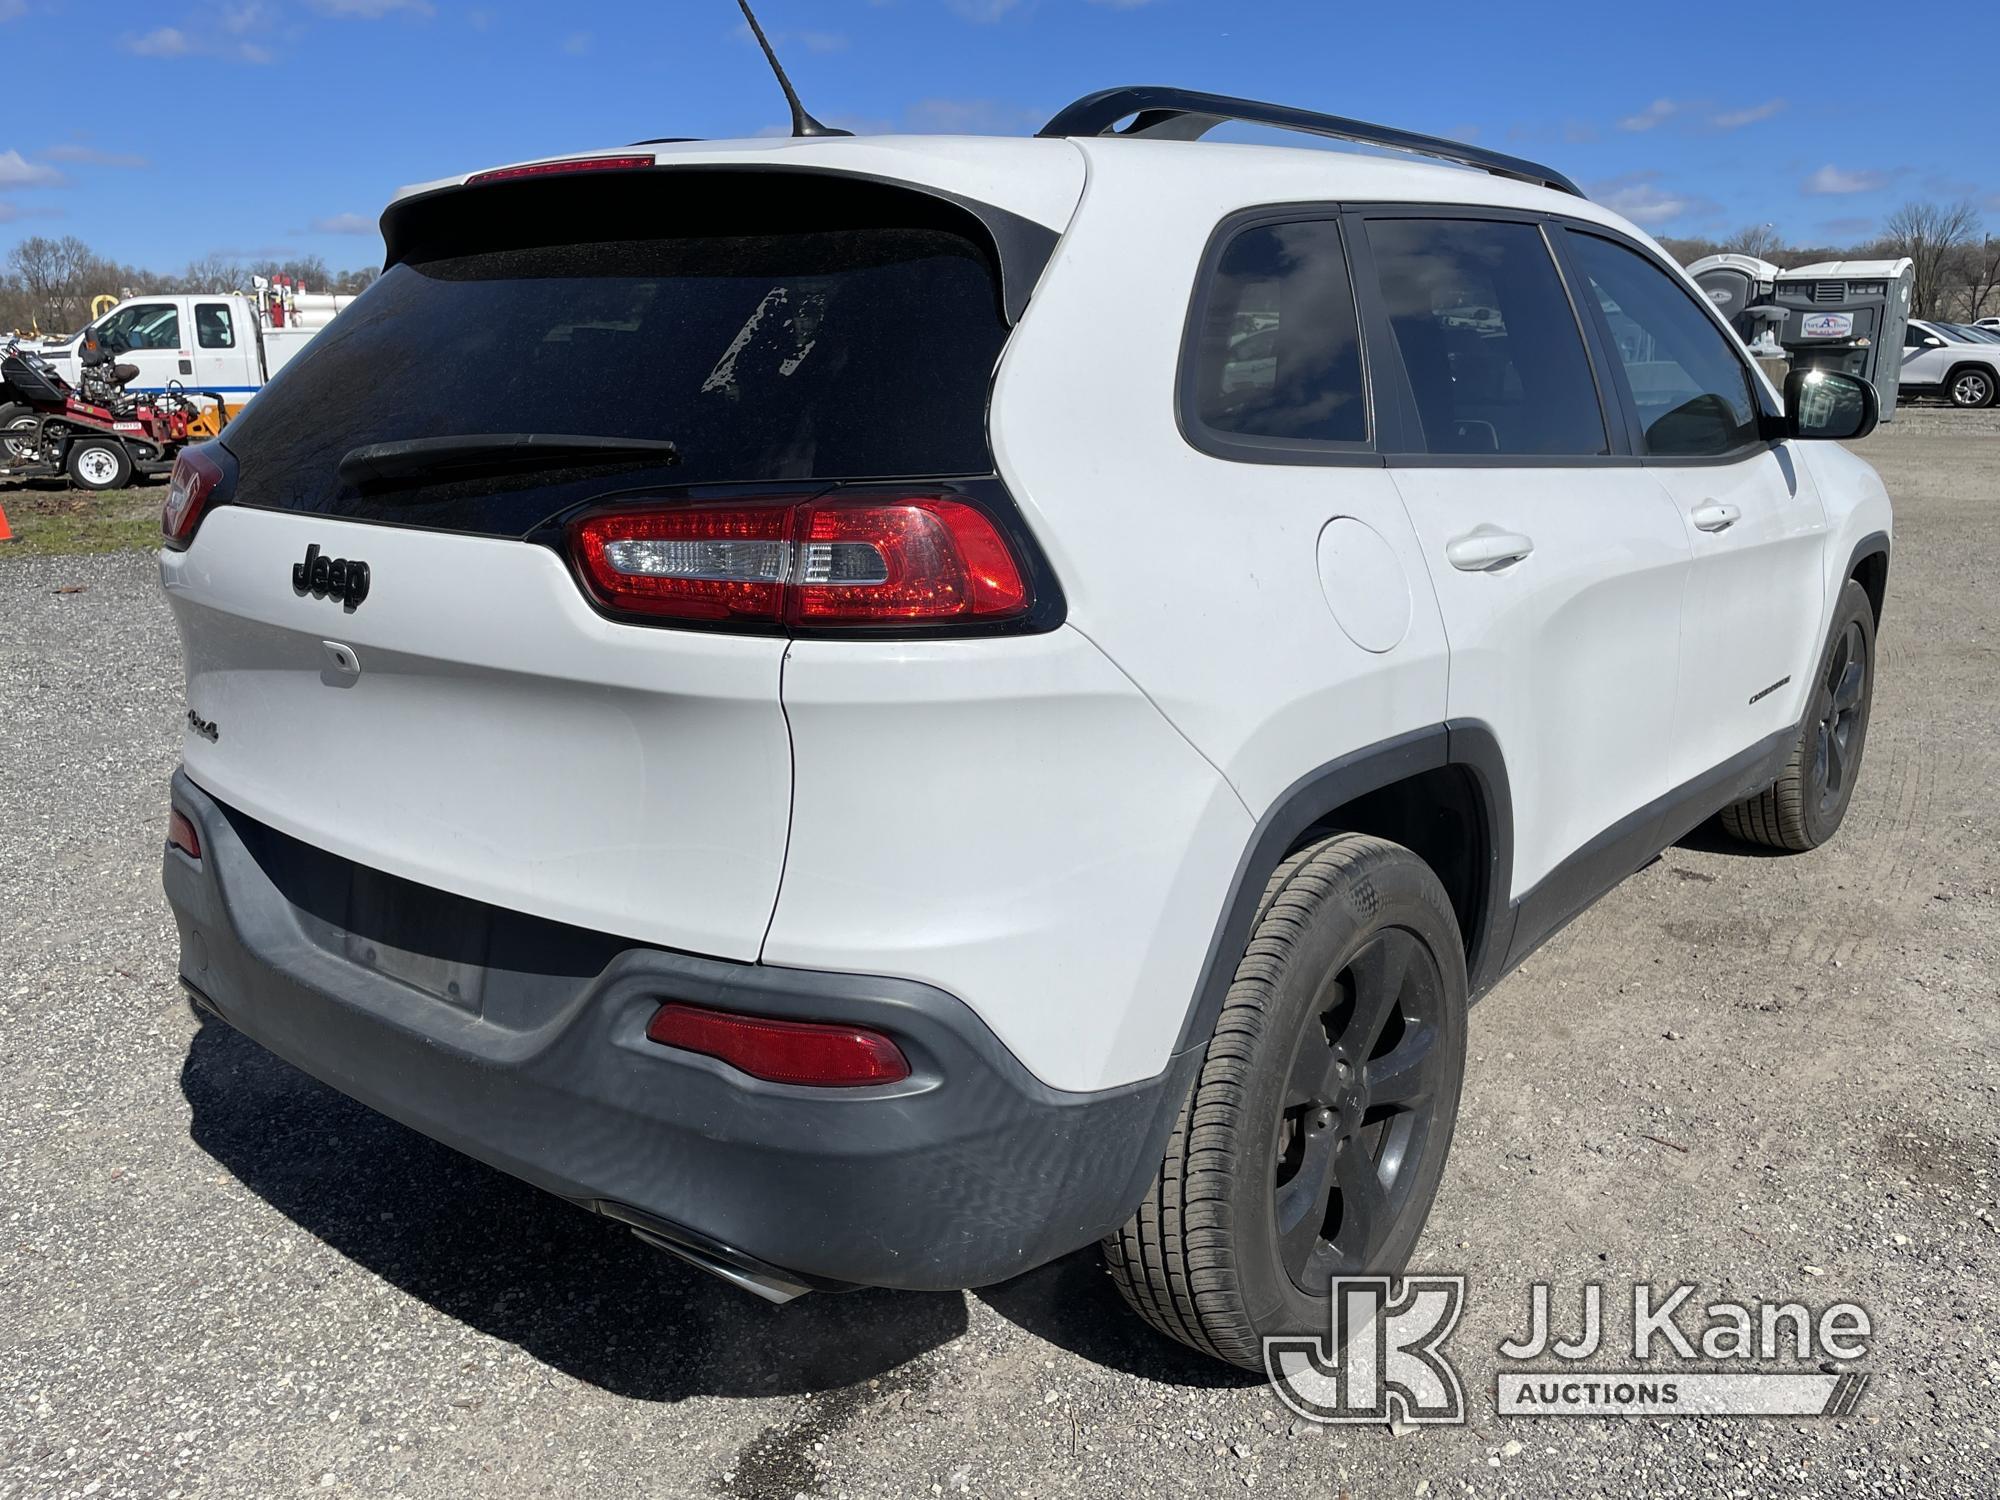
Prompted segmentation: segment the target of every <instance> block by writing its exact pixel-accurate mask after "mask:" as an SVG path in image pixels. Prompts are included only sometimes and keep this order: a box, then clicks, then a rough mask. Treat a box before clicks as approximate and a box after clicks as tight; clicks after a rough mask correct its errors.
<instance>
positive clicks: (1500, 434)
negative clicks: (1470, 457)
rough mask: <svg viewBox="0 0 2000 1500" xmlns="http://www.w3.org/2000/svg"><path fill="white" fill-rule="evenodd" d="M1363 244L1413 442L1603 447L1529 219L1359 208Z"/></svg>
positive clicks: (1525, 451)
mask: <svg viewBox="0 0 2000 1500" xmlns="http://www.w3.org/2000/svg"><path fill="white" fill-rule="evenodd" d="M1368 245H1369V248H1370V250H1371V251H1372V252H1373V256H1374V260H1375V274H1376V278H1377V280H1378V282H1379V283H1380V287H1381V293H1382V299H1383V302H1384V304H1385V307H1386V310H1387V312H1388V315H1389V325H1390V328H1391V330H1392V332H1393V333H1394V335H1395V339H1396V348H1397V351H1398V352H1399V353H1400V354H1401V355H1402V359H1403V369H1404V372H1405V373H1406V374H1407V375H1408V377H1409V382H1410V391H1411V394H1412V396H1413V397H1414V398H1415V400H1416V406H1417V416H1418V420H1419V424H1420V427H1421V432H1420V437H1421V440H1422V446H1421V447H1420V448H1418V449H1417V451H1419V452H1424V453H1435V454H1496V455H1517V456H1545V457H1568V456H1578V455H1589V454H1598V453H1604V452H1607V451H1609V450H1608V445H1607V442H1606V438H1605V430H1604V414H1603V410H1602V407H1601V406H1600V404H1599V401H1598V396H1597V384H1596V382H1595V380H1594V379H1593V378H1592V376H1591V371H1590V360H1589V357H1588V356H1587V355H1586V354H1585V352H1584V344H1583V332H1582V330H1581V329H1580V328H1579V327H1578V326H1577V321H1576V313H1575V311H1574V309H1573V308H1572V307H1571V306H1570V301H1569V295H1568V293H1567V292H1565V291H1564V289H1563V284H1562V280H1561V278H1560V276H1559V275H1558V274H1557V272H1556V265H1555V261H1554V259H1553V257H1552V256H1551V255H1550V254H1549V247H1548V244H1547V242H1546V241H1545V240H1544V239H1543V238H1542V231H1541V230H1540V229H1539V228H1538V227H1537V226H1535V225H1533V224H1527V223H1520V222H1514V221H1503V220H1490V221H1489V220H1461V219H1430V218H1425V219H1371V220H1369V221H1368Z"/></svg>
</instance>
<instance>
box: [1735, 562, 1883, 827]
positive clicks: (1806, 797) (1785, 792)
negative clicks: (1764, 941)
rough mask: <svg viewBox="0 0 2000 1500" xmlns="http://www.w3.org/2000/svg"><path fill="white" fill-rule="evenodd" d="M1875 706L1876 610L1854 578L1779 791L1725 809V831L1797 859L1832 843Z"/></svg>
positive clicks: (1842, 594) (1843, 593)
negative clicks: (1781, 851) (1786, 851)
mask: <svg viewBox="0 0 2000 1500" xmlns="http://www.w3.org/2000/svg"><path fill="white" fill-rule="evenodd" d="M1857 668H1858V673H1859V675H1858V676H1857V675H1855V674H1856V671H1857ZM1874 698H1875V607H1874V606H1873V605H1872V604H1870V603H1869V602H1868V592H1867V590H1865V589H1863V588H1862V587H1861V585H1860V584H1859V583H1857V582H1855V581H1854V580H1853V579H1851V578H1850V579H1848V581H1847V584H1846V586H1845V587H1844V588H1842V589H1841V591H1840V600H1839V603H1838V604H1837V605H1836V607H1835V609H1834V612H1833V629H1832V631H1831V633H1830V634H1829V635H1828V637H1827V643H1826V648H1825V650H1824V651H1822V652H1821V654H1820V659H1819V675H1818V676H1817V677H1815V678H1814V679H1813V688H1812V696H1811V697H1810V698H1809V699H1808V700H1807V702H1806V719H1805V725H1804V727H1803V728H1802V729H1801V730H1800V732H1799V739H1798V743H1797V744H1796V745H1794V746H1793V747H1792V754H1791V759H1789V760H1788V761H1786V763H1785V769H1784V772H1783V774H1781V775H1780V776H1779V777H1778V781H1777V784H1776V785H1775V786H1773V787H1771V788H1770V789H1769V790H1767V791H1764V792H1760V793H1758V794H1757V795H1756V796H1755V797H1751V798H1748V799H1747V800H1745V801H1742V802H1738V803H1737V804H1735V805H1734V806H1733V807H1726V808H1724V809H1723V811H1722V826H1723V827H1724V828H1725V829H1727V830H1728V831H1729V832H1730V833H1731V834H1733V835H1735V836H1736V837H1737V838H1739V839H1742V840H1743V841H1744V842H1746V843H1751V844H1761V845H1762V846H1764V847H1765V848H1767V849H1786V850H1790V851H1792V852H1794V853H1803V852H1804V851H1805V850H1807V849H1817V848H1818V847H1819V846H1820V845H1821V844H1824V843H1825V842H1826V841H1827V840H1828V839H1830V838H1832V837H1833V835H1834V831H1835V830H1836V829H1838V828H1839V827H1840V820H1841V819H1842V818H1844V817H1845V816H1846V815H1847V804H1848V802H1849V801H1850V800H1851V799H1852V798H1853V796H1854V783H1855V781H1856V779H1857V778H1858V777H1859V776H1860V774H1861V753H1862V751H1863V750H1864V749H1866V748H1867V745H1868V710H1869V706H1870V704H1871V703H1873V701H1874Z"/></svg>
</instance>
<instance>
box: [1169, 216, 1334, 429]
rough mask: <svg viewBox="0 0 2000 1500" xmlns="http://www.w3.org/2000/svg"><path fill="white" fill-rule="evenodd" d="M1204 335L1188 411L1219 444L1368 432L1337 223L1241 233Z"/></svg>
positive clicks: (1221, 269)
mask: <svg viewBox="0 0 2000 1500" xmlns="http://www.w3.org/2000/svg"><path fill="white" fill-rule="evenodd" d="M1198 338H1199V343H1198V345H1197V348H1196V350H1195V360H1194V363H1193V371H1192V381H1191V384H1190V386H1189V388H1188V390H1187V392H1186V394H1185V397H1184V407H1183V410H1184V412H1185V413H1186V414H1187V415H1188V416H1189V417H1191V418H1192V419H1193V422H1194V423H1195V424H1197V425H1198V426H1199V428H1202V429H1206V431H1205V432H1204V433H1202V434H1201V435H1202V436H1203V437H1205V438H1206V439H1207V442H1206V443H1205V444H1204V446H1207V447H1208V448H1209V450H1210V451H1222V452H1227V451H1228V450H1229V449H1230V448H1231V447H1232V446H1233V445H1232V444H1231V442H1230V439H1232V438H1249V439H1252V440H1253V441H1256V440H1268V441H1271V442H1275V443H1278V444H1282V445H1285V446H1292V445H1299V444H1316V445H1321V444H1345V445H1350V446H1351V445H1358V444H1360V443H1362V442H1364V441H1365V440H1366V439H1367V436H1368V403H1367V401H1366V399H1365V398H1364V396H1363V394H1362V384H1361V338H1360V333H1359V330H1358V328H1357V327H1356V324H1355V317H1354V288H1353V285H1352V284H1351V282H1350V281H1349V279H1348V274H1347V258H1346V256H1345V255H1344V254H1343V253H1342V252H1341V245H1340V225H1339V224H1338V223H1336V222H1335V221H1334V220H1332V219H1308V220H1302V221H1299V222H1295V223H1284V224H1260V225H1256V226H1254V227H1252V228H1249V229H1245V230H1244V231H1243V232H1242V233H1240V234H1238V235H1237V236H1236V237H1235V238H1234V239H1232V240H1231V241H1230V242H1229V244H1228V246H1227V247H1226V248H1225V249H1224V250H1223V252H1222V255H1221V258H1220V259H1219V260H1218V261H1217V263H1216V266H1215V270H1214V273H1213V276H1212V277H1211V279H1210V282H1209V285H1208V288H1207V302H1206V304H1205V306H1204V308H1203V311H1202V314H1201V323H1200V327H1199V330H1198ZM1218 438H1219V439H1220V441H1217V439H1218ZM1238 456H1241V455H1238Z"/></svg>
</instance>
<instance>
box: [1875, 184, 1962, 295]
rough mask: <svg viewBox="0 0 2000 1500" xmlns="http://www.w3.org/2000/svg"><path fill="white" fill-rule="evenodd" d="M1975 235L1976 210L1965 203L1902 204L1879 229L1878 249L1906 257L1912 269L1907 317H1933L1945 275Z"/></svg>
mask: <svg viewBox="0 0 2000 1500" xmlns="http://www.w3.org/2000/svg"><path fill="white" fill-rule="evenodd" d="M1978 232H1979V210H1978V209H1976V208H1974V207H1973V206H1972V204H1970V203H1967V202H1963V201H1961V202H1958V203H1953V204H1950V205H1945V204H1938V203H1905V204H1904V205H1903V206H1902V207H1901V208H1899V209H1897V210H1896V211H1895V212H1894V213H1893V214H1891V215H1889V219H1888V222H1887V223H1885V224H1884V225H1883V226H1882V246H1883V248H1884V249H1885V250H1886V251H1888V253H1889V254H1891V255H1897V256H1902V255H1907V256H1909V258H1910V259H1911V261H1912V262H1913V263H1914V266H1915V284H1914V286H1913V287H1912V289H1911V292H1910V315H1911V316H1912V317H1917V318H1934V317H1936V316H1937V315H1938V313H1939V311H1940V310H1941V306H1942V303H1943V300H1944V287H1945V281H1946V280H1947V277H1946V275H1945V272H1946V270H1947V268H1948V267H1949V266H1950V264H1951V261H1952V259H1953V258H1954V257H1955V256H1956V255H1957V253H1958V252H1959V250H1960V249H1962V248H1963V247H1964V246H1965V245H1967V244H1969V243H1971V241H1972V238H1973V236H1974V235H1976V234H1977V233H1978Z"/></svg>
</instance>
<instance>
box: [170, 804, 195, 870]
mask: <svg viewBox="0 0 2000 1500" xmlns="http://www.w3.org/2000/svg"><path fill="white" fill-rule="evenodd" d="M167 846H168V847H169V848H171V849H178V850H180V851H181V853H183V854H185V855H186V856H187V857H188V858H189V859H193V860H199V859H200V858H201V835H200V834H198V833H196V832H195V831H194V820H193V819H191V818H190V817H188V815H187V814H186V813H184V812H182V811H181V810H180V809H179V808H178V807H176V808H174V809H172V810H171V811H169V812H168V814H167Z"/></svg>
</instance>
